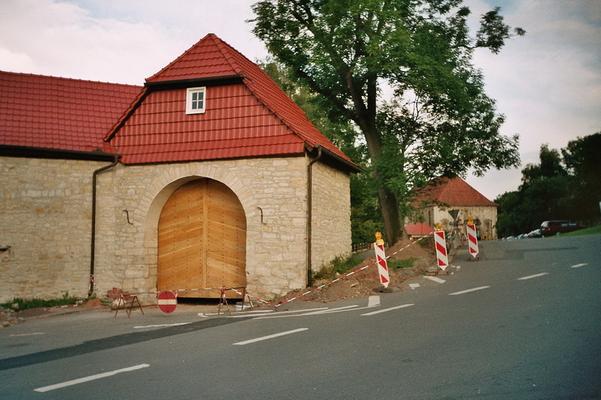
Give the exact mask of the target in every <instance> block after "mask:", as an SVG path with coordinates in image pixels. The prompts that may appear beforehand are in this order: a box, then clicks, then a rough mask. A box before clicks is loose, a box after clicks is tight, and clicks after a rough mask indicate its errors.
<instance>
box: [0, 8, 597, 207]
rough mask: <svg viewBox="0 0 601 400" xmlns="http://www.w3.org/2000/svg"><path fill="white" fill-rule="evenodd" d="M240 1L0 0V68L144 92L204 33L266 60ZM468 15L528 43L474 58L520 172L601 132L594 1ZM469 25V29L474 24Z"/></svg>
mask: <svg viewBox="0 0 601 400" xmlns="http://www.w3.org/2000/svg"><path fill="white" fill-rule="evenodd" d="M253 3H254V1H247V0H220V1H214V0H171V1H168V2H166V1H162V0H143V1H142V0H140V1H127V0H77V1H76V0H0V70H4V71H14V72H28V73H35V74H43V75H54V76H63V77H70V78H79V79H89V80H97V81H107V82H118V83H131V84H137V85H142V84H143V82H144V79H145V78H147V77H149V76H151V75H152V74H154V73H155V72H157V71H158V70H160V69H161V68H162V67H163V66H165V65H166V64H167V63H169V62H170V61H172V60H173V59H174V58H176V57H177V56H178V55H180V54H181V53H182V52H183V51H185V50H186V49H187V48H189V47H190V46H192V45H193V44H194V43H196V42H197V41H198V40H199V39H200V38H201V37H203V36H204V35H206V34H207V33H209V32H213V33H216V34H217V35H218V36H219V37H221V38H222V39H223V40H225V41H226V42H228V43H229V44H231V45H232V46H233V47H235V48H236V49H238V50H239V51H240V52H242V53H243V54H245V55H246V56H247V57H248V58H250V59H251V60H256V59H263V58H265V56H266V55H267V50H266V49H265V46H263V44H262V43H261V41H260V40H259V39H257V38H256V37H254V36H253V34H252V33H251V24H249V23H247V22H246V21H247V20H249V19H251V18H252V17H253V15H252V11H251V5H252V4H253ZM466 3H467V4H468V5H469V6H470V8H471V9H472V13H473V15H474V16H475V18H476V17H478V16H479V15H480V14H482V13H484V12H486V11H488V10H490V9H491V8H492V7H495V6H500V7H501V10H502V14H503V15H504V16H505V20H506V22H507V23H508V24H509V25H511V26H520V27H522V28H524V29H525V30H526V31H527V34H526V36H524V37H520V38H515V39H513V40H511V41H510V42H509V43H508V44H507V45H506V47H505V48H503V49H502V51H501V53H500V54H499V55H493V54H491V53H490V52H487V51H482V50H478V51H477V52H476V54H475V59H474V61H475V63H476V65H477V66H478V67H479V68H481V69H482V71H483V72H484V76H485V80H486V88H487V93H488V94H489V96H491V97H492V98H494V99H496V100H497V106H498V110H499V111H500V112H501V113H503V114H505V116H506V122H505V124H504V126H503V128H502V131H503V133H505V134H507V135H512V134H514V133H518V134H519V135H520V154H521V158H522V165H525V164H526V163H529V162H537V160H538V150H539V148H540V146H541V144H544V143H547V144H549V145H550V146H551V147H552V148H560V147H564V146H565V145H566V144H567V143H568V141H570V140H572V139H575V138H576V137H578V136H586V135H589V134H592V133H595V132H598V131H601V1H599V0H467V1H466ZM474 22H475V21H474ZM520 177H521V173H520V169H514V170H502V171H491V172H490V173H488V174H486V176H484V177H482V178H475V177H471V176H470V177H468V182H469V183H471V184H472V185H473V186H475V187H476V188H477V189H478V190H480V191H481V192H482V193H483V194H484V195H486V196H487V197H489V198H490V199H494V198H495V197H496V196H497V195H499V194H501V193H503V192H505V191H509V190H516V189H517V187H518V186H519V184H520Z"/></svg>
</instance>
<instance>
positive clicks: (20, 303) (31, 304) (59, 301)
mask: <svg viewBox="0 0 601 400" xmlns="http://www.w3.org/2000/svg"><path fill="white" fill-rule="evenodd" d="M79 300H81V299H80V298H79V297H75V296H69V292H66V293H65V294H63V297H59V298H56V299H48V300H45V299H38V298H32V299H22V298H20V297H15V298H14V299H12V300H11V301H8V302H6V303H1V304H0V307H2V308H9V309H12V310H15V311H22V310H28V309H30V308H41V307H56V306H64V305H71V304H75V303H77V301H79Z"/></svg>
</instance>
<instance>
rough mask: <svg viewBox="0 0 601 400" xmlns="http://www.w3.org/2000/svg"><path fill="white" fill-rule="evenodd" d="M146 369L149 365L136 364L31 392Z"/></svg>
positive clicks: (42, 391) (45, 390)
mask: <svg viewBox="0 0 601 400" xmlns="http://www.w3.org/2000/svg"><path fill="white" fill-rule="evenodd" d="M148 367H150V364H138V365H134V366H133V367H127V368H122V369H116V370H114V371H109V372H103V373H101V374H96V375H90V376H86V377H83V378H78V379H73V380H70V381H66V382H63V383H57V384H54V385H50V386H44V387H40V388H37V389H33V390H34V392H40V393H44V392H49V391H51V390H56V389H62V388H64V387H67V386H73V385H78V384H80V383H85V382H89V381H94V380H96V379H102V378H108V377H109V376H113V375H117V374H122V373H124V372H131V371H135V370H138V369H142V368H148Z"/></svg>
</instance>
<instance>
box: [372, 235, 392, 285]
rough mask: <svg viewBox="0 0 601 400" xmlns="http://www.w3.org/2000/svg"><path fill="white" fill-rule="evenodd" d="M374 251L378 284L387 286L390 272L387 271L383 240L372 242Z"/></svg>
mask: <svg viewBox="0 0 601 400" xmlns="http://www.w3.org/2000/svg"><path fill="white" fill-rule="evenodd" d="M374 251H375V252H376V262H377V263H378V275H379V277H380V284H381V285H382V286H384V287H385V288H387V287H388V284H390V274H389V273H388V263H387V262H386V253H385V252H384V241H382V243H381V244H380V243H379V242H378V241H376V243H374Z"/></svg>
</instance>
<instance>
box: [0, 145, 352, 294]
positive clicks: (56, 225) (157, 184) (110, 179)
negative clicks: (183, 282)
mask: <svg viewBox="0 0 601 400" xmlns="http://www.w3.org/2000/svg"><path fill="white" fill-rule="evenodd" d="M307 164H308V160H307V158H306V157H302V156H301V157H288V158H262V159H260V158H257V159H244V160H223V161H208V162H191V163H179V164H158V165H139V166H124V165H121V164H119V165H117V166H116V167H115V168H113V169H111V170H108V171H106V172H104V173H102V174H100V175H99V176H98V186H97V221H96V222H97V225H96V253H95V254H96V255H95V258H96V263H95V281H96V293H97V294H98V295H99V296H103V295H104V294H105V293H106V291H107V290H110V289H111V288H112V287H119V288H123V289H125V290H129V291H132V292H141V293H144V292H145V293H146V295H143V296H141V297H142V299H143V300H144V301H146V302H152V301H154V299H155V296H154V291H155V290H156V276H157V226H158V220H159V216H160V213H161V210H162V207H163V205H164V204H165V202H166V201H167V199H168V198H169V196H170V195H171V194H172V193H173V192H175V190H177V188H179V187H180V186H181V185H182V184H184V183H186V182H189V181H190V180H193V179H198V178H201V177H203V178H210V179H215V180H217V181H220V182H222V183H224V184H225V185H227V186H228V187H229V188H230V189H231V190H232V191H233V192H234V193H235V194H236V195H237V196H238V198H239V200H240V202H241V204H242V207H243V208H244V211H245V214H246V220H247V236H246V240H247V242H246V257H247V260H246V272H247V284H248V289H249V291H250V292H251V293H252V294H255V295H260V296H273V295H278V294H283V293H285V292H287V291H288V290H291V289H297V288H302V287H304V286H305V285H306V282H307V270H306V251H307V248H306V233H307V225H306V215H307V188H306V184H307ZM104 165H108V163H107V162H89V161H67V160H44V159H26V158H10V157H5V158H2V159H0V173H1V175H0V177H1V178H0V179H1V180H0V245H8V246H11V248H10V250H9V251H5V252H1V253H0V276H2V279H0V301H6V300H9V299H11V298H12V297H34V296H35V297H42V298H52V297H59V296H61V295H63V293H65V292H69V294H70V295H76V296H85V295H87V290H88V279H89V264H90V236H91V234H90V227H91V196H92V187H91V185H92V173H93V171H94V170H95V169H97V168H99V167H101V166H104ZM313 169H314V179H313V182H314V188H313V189H314V203H313V205H314V207H313V215H314V220H313V221H314V222H313V246H314V247H313V265H314V267H319V266H320V265H321V264H323V263H324V262H327V261H329V260H331V259H332V258H333V257H335V256H337V255H342V254H346V253H348V252H349V251H350V244H351V232H350V192H349V177H348V175H347V174H344V173H342V172H339V171H337V170H335V169H332V168H330V167H328V166H325V165H323V164H320V163H316V164H314V165H313Z"/></svg>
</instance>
